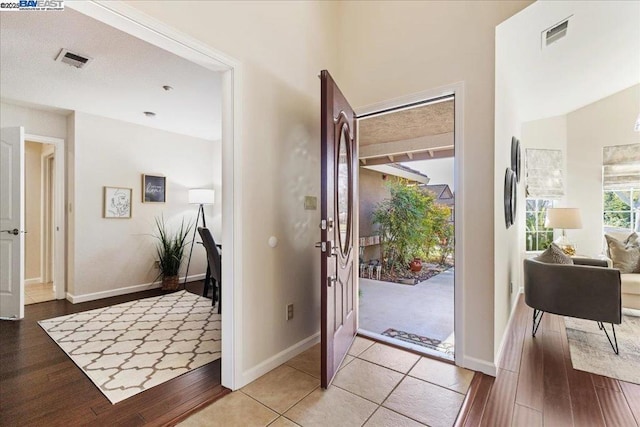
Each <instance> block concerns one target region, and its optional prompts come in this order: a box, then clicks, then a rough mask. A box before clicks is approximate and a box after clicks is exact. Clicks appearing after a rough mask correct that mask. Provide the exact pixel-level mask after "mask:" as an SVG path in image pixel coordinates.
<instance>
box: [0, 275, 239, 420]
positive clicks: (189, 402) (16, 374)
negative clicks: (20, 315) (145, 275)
mask: <svg viewBox="0 0 640 427" xmlns="http://www.w3.org/2000/svg"><path fill="white" fill-rule="evenodd" d="M202 286H203V285H202V282H193V283H189V284H188V285H187V287H188V290H190V291H192V292H194V293H197V294H199V295H201V294H202ZM163 293H164V292H163V291H161V290H159V289H156V290H150V291H145V292H139V293H136V294H129V295H122V296H118V297H113V298H106V299H102V300H98V301H91V302H86V303H81V304H71V303H69V302H68V301H65V300H59V301H50V302H44V303H39V304H33V305H28V306H26V307H25V318H24V319H23V320H20V321H15V322H11V321H0V426H27V425H41V426H76V425H86V424H93V425H96V426H105V425H109V426H115V425H123V426H139V425H172V424H175V423H176V422H177V421H179V420H181V419H182V418H184V417H185V416H186V415H187V414H190V413H192V412H193V411H194V410H196V409H199V408H200V407H202V406H203V405H206V404H208V403H211V402H213V401H215V400H217V399H219V398H220V397H222V396H224V395H225V394H227V393H228V392H229V390H228V389H226V388H224V387H222V386H221V385H220V359H218V360H216V361H215V362H212V363H209V364H207V365H204V366H202V367H200V368H198V369H194V370H193V371H190V372H188V373H186V374H184V375H181V376H179V377H177V378H174V379H172V380H170V381H167V382H165V383H163V384H160V385H158V386H156V387H153V388H151V389H149V390H146V391H144V392H142V393H139V394H137V395H135V396H133V397H131V398H129V399H126V400H124V401H122V402H119V403H117V404H115V405H112V404H111V403H110V402H109V400H107V398H106V397H104V395H103V394H102V393H101V392H100V391H99V390H98V388H97V387H96V386H95V385H94V384H93V383H92V382H91V380H89V379H88V378H87V377H86V376H85V375H84V373H83V372H82V371H81V370H80V369H79V368H78V367H77V366H76V365H75V364H74V363H73V362H72V361H71V359H70V358H69V357H68V356H67V355H66V354H65V353H64V352H63V351H62V350H61V349H60V347H58V345H57V344H55V343H54V342H53V340H51V338H49V336H48V335H47V334H46V333H45V332H44V331H43V330H42V329H41V328H40V326H38V324H37V321H39V320H42V319H49V318H52V317H57V316H62V315H65V314H71V313H77V312H80V311H86V310H91V309H94V308H99V307H106V306H109V305H113V304H118V303H122V302H126V301H131V300H135V299H140V298H146V297H152V296H157V295H162V294H163Z"/></svg>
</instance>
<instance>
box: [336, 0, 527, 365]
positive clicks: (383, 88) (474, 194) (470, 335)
mask: <svg viewBox="0 0 640 427" xmlns="http://www.w3.org/2000/svg"><path fill="white" fill-rule="evenodd" d="M527 4H529V2H509V1H493V2H384V1H377V2H342V3H340V14H339V16H340V23H341V25H340V33H339V34H340V62H339V68H338V72H337V73H336V74H337V75H336V76H335V77H336V80H337V81H338V82H339V84H340V87H341V89H342V91H343V93H344V94H345V95H346V96H347V98H348V99H349V100H350V101H351V103H352V105H353V106H354V107H359V106H364V105H368V104H372V103H375V102H379V101H383V100H388V99H392V98H395V97H399V96H402V95H407V94H411V93H415V92H420V91H425V90H428V89H433V88H436V87H439V86H443V85H446V84H451V83H455V82H460V81H463V82H464V90H465V100H464V102H465V104H464V112H463V116H464V136H463V139H464V143H463V147H462V150H461V152H460V153H457V154H459V155H461V156H462V157H463V159H464V170H463V187H462V188H463V190H462V193H461V195H462V198H463V206H464V207H463V209H464V212H462V215H463V218H464V219H463V222H464V236H463V247H462V252H463V253H462V259H463V260H464V261H463V268H464V277H463V284H464V291H463V292H464V293H463V301H464V321H463V325H461V328H460V329H459V330H464V345H463V348H462V349H456V351H462V357H461V358H460V360H461V361H462V363H463V365H467V366H474V367H476V368H478V367H479V366H483V367H484V368H485V369H486V370H490V369H491V368H492V367H493V362H494V342H495V339H494V333H495V332H494V324H495V325H496V329H498V330H500V329H503V328H504V325H505V324H506V319H505V317H504V316H498V315H496V318H495V320H494V306H495V304H496V303H495V301H494V281H495V274H494V269H495V266H494V251H493V249H494V244H493V239H494V233H493V231H494V227H495V225H494V210H495V207H494V203H493V197H492V195H493V191H494V172H493V171H494V168H493V166H494V126H493V117H494V60H495V57H494V48H495V46H494V41H495V37H494V32H495V26H496V25H497V24H499V23H500V22H502V21H503V20H504V19H506V18H508V17H509V16H511V15H513V14H514V13H516V12H517V11H519V10H520V9H522V8H523V7H525V6H526V5H527ZM500 169H502V173H504V169H503V168H500ZM499 262H501V263H502V262H503V260H499Z"/></svg>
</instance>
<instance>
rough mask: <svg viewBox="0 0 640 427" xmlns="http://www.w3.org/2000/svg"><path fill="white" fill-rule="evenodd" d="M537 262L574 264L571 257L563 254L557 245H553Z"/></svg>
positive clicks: (539, 256) (538, 257)
mask: <svg viewBox="0 0 640 427" xmlns="http://www.w3.org/2000/svg"><path fill="white" fill-rule="evenodd" d="M536 260H538V261H540V262H546V263H547V264H573V260H572V259H571V257H570V256H568V255H567V254H565V253H564V252H562V249H560V246H558V245H556V244H555V243H552V244H551V245H550V246H549V247H548V248H547V249H546V250H545V251H544V252H542V253H541V254H540V255H538V256H537V257H536Z"/></svg>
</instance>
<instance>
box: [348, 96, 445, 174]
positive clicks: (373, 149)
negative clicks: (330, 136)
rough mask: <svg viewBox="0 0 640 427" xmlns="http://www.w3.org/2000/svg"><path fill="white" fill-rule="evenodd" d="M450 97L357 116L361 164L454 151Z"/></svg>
mask: <svg viewBox="0 0 640 427" xmlns="http://www.w3.org/2000/svg"><path fill="white" fill-rule="evenodd" d="M454 120H455V115H454V100H453V98H451V97H450V98H447V99H441V100H437V101H434V102H429V103H428V104H425V105H420V106H412V107H407V108H405V109H401V110H394V111H390V112H386V113H382V114H376V115H373V116H371V117H367V118H362V119H359V120H358V145H359V152H358V156H359V159H360V163H361V164H362V165H368V166H371V165H384V164H388V163H400V162H405V163H406V162H412V161H417V160H429V159H436V158H447V157H452V156H453V155H454V134H453V130H454Z"/></svg>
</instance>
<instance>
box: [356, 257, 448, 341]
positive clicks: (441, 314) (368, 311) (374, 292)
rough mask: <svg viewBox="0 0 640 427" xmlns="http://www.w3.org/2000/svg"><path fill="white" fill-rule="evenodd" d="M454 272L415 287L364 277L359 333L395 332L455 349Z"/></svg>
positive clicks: (361, 289) (440, 275)
mask: <svg viewBox="0 0 640 427" xmlns="http://www.w3.org/2000/svg"><path fill="white" fill-rule="evenodd" d="M453 271H454V269H453V268H451V269H449V270H447V271H444V272H442V273H440V274H438V275H437V276H434V277H432V278H430V279H427V280H425V281H424V282H420V283H418V284H417V285H414V286H411V285H402V284H398V283H391V282H382V281H378V280H371V279H365V278H362V277H361V278H360V291H361V295H360V307H359V310H360V312H359V314H358V316H359V321H360V324H359V327H360V329H363V330H365V331H369V332H373V333H376V334H382V332H384V331H386V330H387V329H389V328H393V329H397V330H401V331H404V332H409V333H413V334H416V335H421V336H423V337H428V338H433V339H437V340H440V341H442V342H446V343H450V344H452V345H453V342H454V340H453V306H454V299H453V290H454V289H453V288H454V286H453V281H454V278H453V277H454V275H453Z"/></svg>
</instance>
